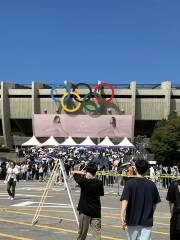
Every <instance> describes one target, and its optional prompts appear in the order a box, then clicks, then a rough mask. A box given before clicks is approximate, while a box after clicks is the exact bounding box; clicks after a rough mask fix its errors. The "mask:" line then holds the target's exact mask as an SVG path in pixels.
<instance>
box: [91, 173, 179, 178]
mask: <svg viewBox="0 0 180 240" xmlns="http://www.w3.org/2000/svg"><path fill="white" fill-rule="evenodd" d="M96 176H109V177H128V178H129V177H136V175H131V176H128V175H126V174H120V173H110V172H97V173H96ZM144 177H145V178H150V179H152V178H155V179H159V178H160V179H163V178H170V179H180V176H168V175H160V176H149V175H146V176H144Z"/></svg>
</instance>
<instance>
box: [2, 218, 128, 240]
mask: <svg viewBox="0 0 180 240" xmlns="http://www.w3.org/2000/svg"><path fill="white" fill-rule="evenodd" d="M0 222H4V223H11V224H19V225H24V226H30V227H32V224H31V223H25V222H19V221H16V220H15V221H12V220H11V221H10V220H6V219H0ZM33 227H36V228H43V229H46V230H47V229H50V230H56V231H60V232H61V231H63V232H67V233H72V234H77V233H78V231H76V230H73V229H67V228H58V227H52V226H48V225H41V224H36V225H35V226H33ZM33 227H32V228H33ZM88 236H90V234H88ZM101 237H102V239H108V240H124V239H122V238H115V237H110V236H104V235H102V236H101ZM22 240H23V239H22ZM24 240H26V239H24ZM27 240H28V239H27Z"/></svg>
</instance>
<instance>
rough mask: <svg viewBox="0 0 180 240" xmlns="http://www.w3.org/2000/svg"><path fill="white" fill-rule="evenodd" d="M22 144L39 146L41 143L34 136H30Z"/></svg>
mask: <svg viewBox="0 0 180 240" xmlns="http://www.w3.org/2000/svg"><path fill="white" fill-rule="evenodd" d="M22 146H24V147H25V146H41V143H40V142H39V141H38V140H37V138H36V137H35V136H32V138H30V139H29V140H28V141H27V142H24V143H23V144H22Z"/></svg>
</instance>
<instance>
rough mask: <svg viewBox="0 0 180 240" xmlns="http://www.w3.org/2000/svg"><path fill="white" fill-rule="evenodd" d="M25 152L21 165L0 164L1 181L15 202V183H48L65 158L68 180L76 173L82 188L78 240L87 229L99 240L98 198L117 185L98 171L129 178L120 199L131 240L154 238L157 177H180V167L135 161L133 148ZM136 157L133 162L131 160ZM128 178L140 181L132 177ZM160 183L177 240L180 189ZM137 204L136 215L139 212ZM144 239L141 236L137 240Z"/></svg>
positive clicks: (99, 210) (109, 177)
mask: <svg viewBox="0 0 180 240" xmlns="http://www.w3.org/2000/svg"><path fill="white" fill-rule="evenodd" d="M22 154H23V157H24V160H23V161H21V162H19V163H17V164H15V163H14V162H12V161H7V162H5V161H2V162H1V164H0V178H1V179H4V180H5V182H6V183H7V192H8V195H9V199H11V200H14V197H15V188H16V183H17V181H19V180H24V181H29V180H30V181H33V180H38V181H40V182H42V181H46V180H47V179H48V177H49V176H50V174H51V172H52V169H53V167H54V165H55V162H56V160H57V159H61V160H62V161H63V163H64V167H65V171H66V174H67V176H68V177H69V176H70V175H73V176H74V180H75V181H76V183H77V184H78V185H79V187H80V189H81V195H80V201H79V205H78V210H79V213H80V214H79V222H80V224H79V234H78V238H77V239H78V240H85V239H86V236H87V232H88V228H89V225H90V226H91V227H92V230H93V237H94V239H97V240H100V239H101V204H100V197H101V196H103V195H104V185H106V184H107V182H108V184H111V185H113V183H114V181H115V178H114V176H111V175H110V176H108V175H103V174H102V178H97V177H95V175H96V172H97V171H100V172H102V171H103V172H104V173H106V172H107V173H122V174H124V175H126V177H125V178H122V179H121V180H123V179H124V180H125V181H122V182H123V187H124V188H123V193H122V195H121V201H122V207H121V222H122V226H123V228H124V229H125V230H126V232H127V235H128V239H129V240H136V239H143V240H150V238H151V231H152V226H153V214H154V211H155V207H156V204H158V203H159V202H160V201H161V199H160V196H159V193H158V190H157V184H156V181H157V179H158V178H156V177H158V176H162V175H165V176H167V175H168V176H179V175H180V166H178V167H177V166H172V167H165V166H161V165H160V166H158V165H154V166H151V167H150V168H149V164H148V162H147V161H145V160H137V159H138V158H139V157H140V156H138V158H137V155H135V153H134V152H133V150H132V149H115V148H102V149H91V148H84V147H80V148H77V147H69V148H27V149H24V150H23V152H22ZM133 154H134V158H132V156H133ZM128 158H129V159H128ZM145 175H146V176H147V175H149V179H147V178H144V176H145ZM128 176H129V177H131V176H136V177H135V178H128ZM61 180H62V174H61V172H60V171H59V173H58V175H57V178H56V180H55V184H57V183H58V182H61ZM162 184H163V186H164V187H165V188H168V194H167V200H168V201H169V202H170V211H171V214H172V219H173V221H172V222H171V236H172V238H171V239H173V240H174V239H176V237H177V236H178V239H179V235H178V234H179V232H176V230H177V229H176V226H177V216H176V215H178V213H177V214H175V211H176V208H177V207H178V206H179V205H178V204H180V203H178V204H177V203H176V202H177V201H180V193H176V186H174V182H172V181H171V178H170V180H168V182H167V181H166V178H164V179H163V178H162ZM178 184H179V182H178ZM177 189H179V188H177ZM177 191H179V190H177ZM177 196H178V197H179V199H178V197H177ZM132 199H133V200H132ZM177 199H178V200H177ZM137 205H138V211H136V208H137ZM178 211H179V210H178ZM178 216H179V215H178ZM179 223H180V222H179ZM178 227H179V225H178ZM174 231H175V233H174ZM174 234H175V235H174ZM141 236H143V238H139V237H141ZM174 236H175V238H174Z"/></svg>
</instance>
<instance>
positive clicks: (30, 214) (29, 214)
mask: <svg viewBox="0 0 180 240" xmlns="http://www.w3.org/2000/svg"><path fill="white" fill-rule="evenodd" d="M6 212H10V213H17V214H22V215H27V216H34V214H32V213H25V212H18V211H10V210H7V211H6ZM39 216H40V217H43V218H49V219H58V220H60V219H62V220H65V221H69V222H75V220H74V219H69V218H63V217H55V216H49V215H39ZM155 223H156V224H159V225H165V226H169V224H163V223H157V222H155ZM102 226H107V227H112V228H120V227H121V226H120V225H114V224H105V223H103V224H102ZM153 232H154V233H159V234H163V235H164V234H165V235H169V233H164V232H156V231H153Z"/></svg>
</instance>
